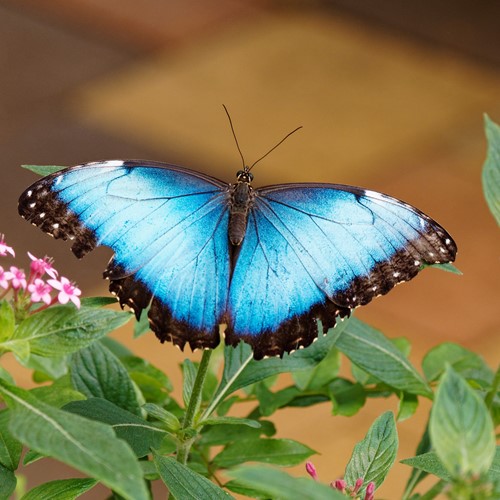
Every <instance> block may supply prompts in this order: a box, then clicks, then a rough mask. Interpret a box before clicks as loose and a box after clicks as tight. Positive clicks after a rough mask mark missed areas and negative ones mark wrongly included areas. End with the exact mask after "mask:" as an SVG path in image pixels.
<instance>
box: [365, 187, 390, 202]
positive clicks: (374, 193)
mask: <svg viewBox="0 0 500 500" xmlns="http://www.w3.org/2000/svg"><path fill="white" fill-rule="evenodd" d="M365 194H366V195H367V196H370V197H371V198H376V199H377V200H386V199H387V196H386V195H385V194H382V193H377V191H370V190H369V189H365Z"/></svg>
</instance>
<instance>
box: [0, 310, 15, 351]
mask: <svg viewBox="0 0 500 500" xmlns="http://www.w3.org/2000/svg"><path fill="white" fill-rule="evenodd" d="M15 325H16V318H15V316H14V309H12V306H11V305H10V304H9V303H8V302H7V301H6V300H0V343H1V342H4V341H5V340H9V339H10V338H11V337H12V334H13V333H14V327H15Z"/></svg>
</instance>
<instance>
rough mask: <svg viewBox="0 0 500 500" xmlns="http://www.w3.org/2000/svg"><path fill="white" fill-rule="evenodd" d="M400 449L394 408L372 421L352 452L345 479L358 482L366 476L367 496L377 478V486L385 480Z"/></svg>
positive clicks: (363, 490)
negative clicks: (368, 485)
mask: <svg viewBox="0 0 500 500" xmlns="http://www.w3.org/2000/svg"><path fill="white" fill-rule="evenodd" d="M397 451H398V434H397V431H396V424H395V422H394V416H393V414H392V412H390V411H387V412H385V413H383V414H382V415H380V417H378V418H377V420H375V422H374V423H373V424H372V426H371V427H370V429H369V430H368V433H367V434H366V436H365V437H364V439H363V440H361V441H360V442H359V443H358V444H356V446H355V447H354V451H353V452H352V456H351V459H350V460H349V463H348V464H347V467H346V469H345V476H344V479H345V480H346V481H347V484H348V485H352V486H354V484H355V483H356V480H357V479H358V478H363V479H364V484H363V486H362V488H361V493H360V496H361V497H363V495H364V493H365V489H366V486H367V484H368V483H369V482H371V481H373V482H374V483H375V486H376V487H377V488H379V487H380V485H381V484H382V483H383V481H384V479H385V477H386V476H387V473H388V472H389V470H390V468H391V467H392V464H393V463H394V460H395V459H396V454H397Z"/></svg>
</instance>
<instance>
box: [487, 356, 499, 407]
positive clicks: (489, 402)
mask: <svg viewBox="0 0 500 500" xmlns="http://www.w3.org/2000/svg"><path fill="white" fill-rule="evenodd" d="M499 387H500V365H499V366H498V368H497V371H496V373H495V378H494V379H493V384H492V385H491V390H490V392H488V394H486V398H485V400H484V402H485V403H486V407H487V408H488V410H491V408H492V407H493V400H494V399H495V396H496V394H497V392H498V388H499Z"/></svg>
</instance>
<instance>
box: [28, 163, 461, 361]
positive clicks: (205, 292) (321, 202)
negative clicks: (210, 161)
mask: <svg viewBox="0 0 500 500" xmlns="http://www.w3.org/2000/svg"><path fill="white" fill-rule="evenodd" d="M252 180H253V176H252V174H251V173H250V171H249V169H248V168H245V169H244V170H242V171H239V172H238V173H237V182H235V183H234V184H227V183H224V182H222V181H220V180H218V179H215V178H213V177H210V176H207V175H204V174H201V173H198V172H195V171H192V170H188V169H185V168H182V167H177V166H174V165H169V164H164V163H159V162H149V161H121V160H112V161H103V162H95V163H89V164H85V165H81V166H77V167H70V168H68V169H65V170H62V171H60V172H56V173H54V174H52V175H49V176H47V177H44V178H43V179H41V180H39V181H38V182H36V183H34V184H33V185H32V186H30V188H28V189H27V190H26V191H25V192H24V193H23V194H22V195H21V197H20V201H19V212H20V214H21V215H22V216H23V217H25V218H26V219H28V220H30V221H31V222H32V223H33V224H35V225H37V226H39V227H41V229H43V230H44V231H46V232H48V233H50V234H52V235H53V236H54V237H56V238H63V239H70V240H72V241H73V244H72V250H73V252H74V253H75V255H77V256H78V257H82V256H83V255H85V253H87V252H88V251H90V250H92V249H93V248H94V247H95V246H97V245H106V246H109V247H110V248H111V249H112V250H113V251H114V257H113V258H112V260H111V261H110V263H109V264H108V267H107V269H106V270H105V272H104V276H105V277H106V278H108V279H109V280H110V290H111V291H112V292H113V293H115V294H116V295H117V296H118V298H119V301H120V304H121V305H122V306H124V305H128V306H130V307H131V308H132V309H133V310H134V312H135V313H136V315H137V317H139V316H140V314H141V312H142V311H143V310H144V309H146V308H147V307H148V305H149V304H150V309H149V312H148V316H149V320H150V324H151V329H152V330H153V331H154V332H155V333H156V335H157V336H158V337H159V338H160V340H162V341H165V340H168V341H172V342H174V343H175V344H176V345H178V346H179V347H181V348H184V346H185V344H186V343H188V344H189V345H190V346H191V348H193V349H194V348H208V347H215V346H216V345H217V344H218V343H219V338H220V333H219V325H221V324H225V325H226V327H225V332H224V336H225V341H226V343H227V344H231V345H236V344H237V343H238V342H239V341H240V340H244V341H245V342H248V343H250V344H251V345H252V347H253V350H254V356H255V358H256V359H259V358H262V357H264V356H274V355H282V354H283V353H284V352H291V351H293V350H295V349H297V348H301V347H306V346H308V345H309V344H310V343H311V342H312V341H313V340H314V339H315V338H316V337H317V336H318V334H319V333H321V332H322V333H326V332H327V330H328V329H329V328H331V327H333V326H335V322H336V318H337V317H345V316H348V315H349V314H350V311H351V310H352V309H354V308H355V307H357V306H359V305H364V304H366V303H368V302H370V301H371V300H372V299H373V298H374V297H376V296H378V295H383V294H385V293H387V292H388V291H389V290H391V289H392V288H393V287H394V286H395V285H396V284H398V283H400V282H402V281H408V280H410V279H412V278H413V277H414V276H415V275H416V274H417V273H418V272H419V271H420V269H421V268H422V267H423V265H424V264H434V263H444V262H451V261H453V260H454V257H455V253H456V245H455V243H454V242H453V240H452V238H451V237H450V236H449V234H448V233H447V232H446V231H445V230H444V229H443V228H442V227H441V226H440V225H439V224H437V223H436V222H435V221H434V220H432V219H431V218H430V217H428V216H427V215H425V214H423V213H422V212H420V211H419V210H418V209H416V208H414V207H412V206H410V205H408V204H406V203H404V202H402V201H400V200H397V199H395V198H392V197H390V196H388V195H384V194H381V193H376V192H373V191H369V190H365V189H362V188H357V187H352V186H344V185H338V184H314V183H309V184H283V185H277V186H268V187H264V188H259V189H254V188H252V186H251V182H252ZM319 322H321V324H320V323H319Z"/></svg>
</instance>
